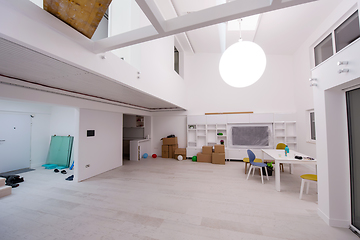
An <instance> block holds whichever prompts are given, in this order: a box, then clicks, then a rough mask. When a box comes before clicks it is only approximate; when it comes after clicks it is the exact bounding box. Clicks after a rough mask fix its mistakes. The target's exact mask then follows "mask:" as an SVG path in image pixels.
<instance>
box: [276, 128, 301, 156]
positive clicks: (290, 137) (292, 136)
mask: <svg viewBox="0 0 360 240" xmlns="http://www.w3.org/2000/svg"><path fill="white" fill-rule="evenodd" d="M274 143H275V147H276V145H277V144H278V143H285V144H286V145H288V147H289V148H290V149H293V150H296V149H297V137H296V122H295V121H279V122H274Z"/></svg>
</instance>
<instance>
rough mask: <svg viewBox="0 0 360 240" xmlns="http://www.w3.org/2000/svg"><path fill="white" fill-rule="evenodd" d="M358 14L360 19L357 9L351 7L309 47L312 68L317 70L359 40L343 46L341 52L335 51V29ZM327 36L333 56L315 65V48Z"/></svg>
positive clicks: (359, 12)
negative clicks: (330, 41)
mask: <svg viewBox="0 0 360 240" xmlns="http://www.w3.org/2000/svg"><path fill="white" fill-rule="evenodd" d="M356 12H357V13H358V17H359V18H360V11H359V8H358V7H357V6H356V5H354V6H353V7H351V8H350V9H349V10H348V11H347V12H346V14H344V15H343V16H342V17H341V18H340V19H338V21H336V23H335V24H334V25H333V26H332V27H331V28H329V29H328V31H326V32H325V33H324V34H322V35H321V36H320V37H319V38H318V39H317V41H315V42H314V43H313V44H312V45H311V46H310V49H309V51H310V56H312V57H311V62H312V63H311V64H312V66H313V68H317V67H318V66H320V65H321V64H322V63H324V62H326V61H327V60H328V59H330V58H332V57H333V56H334V55H336V54H337V53H338V52H341V51H342V50H343V49H345V48H347V47H348V46H350V45H351V44H352V43H353V42H356V41H357V40H358V39H359V38H357V39H355V40H354V41H352V43H349V44H348V45H347V46H345V47H344V48H342V49H341V50H339V51H337V49H336V42H335V41H336V40H335V29H338V27H339V26H341V25H342V24H343V23H345V22H346V21H347V20H348V19H349V18H350V17H351V16H352V15H353V14H355V13H356ZM329 35H331V38H332V47H333V54H332V55H331V56H330V57H329V58H327V59H326V60H324V61H322V62H320V63H318V64H316V61H315V58H316V56H315V47H317V46H318V45H319V44H320V43H321V42H323V41H324V40H325V39H326V38H327V37H328V36H329Z"/></svg>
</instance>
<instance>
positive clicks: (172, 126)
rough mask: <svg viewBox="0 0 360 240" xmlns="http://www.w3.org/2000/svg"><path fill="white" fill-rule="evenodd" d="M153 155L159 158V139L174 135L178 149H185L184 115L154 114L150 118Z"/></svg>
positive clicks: (160, 143)
mask: <svg viewBox="0 0 360 240" xmlns="http://www.w3.org/2000/svg"><path fill="white" fill-rule="evenodd" d="M152 124H153V131H152V139H151V140H152V148H153V152H152V153H151V154H153V153H155V154H157V155H158V156H161V145H162V141H161V138H164V137H167V136H168V135H171V134H174V135H175V136H176V137H177V138H178V146H179V148H186V115H184V114H181V113H156V114H154V115H153V117H152Z"/></svg>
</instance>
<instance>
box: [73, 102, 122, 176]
mask: <svg viewBox="0 0 360 240" xmlns="http://www.w3.org/2000/svg"><path fill="white" fill-rule="evenodd" d="M79 116H80V120H79V153H78V154H79V155H78V162H77V164H76V167H77V168H78V180H79V181H82V180H85V179H88V178H90V177H93V176H95V175H98V174H100V173H103V172H106V171H109V170H111V169H114V168H116V167H119V166H122V123H123V115H122V114H121V113H116V112H105V111H98V110H89V109H80V115H79ZM87 130H95V136H94V137H87V136H86V133H87ZM86 165H90V166H89V167H86Z"/></svg>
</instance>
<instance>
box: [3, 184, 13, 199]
mask: <svg viewBox="0 0 360 240" xmlns="http://www.w3.org/2000/svg"><path fill="white" fill-rule="evenodd" d="M10 194H11V187H10V186H2V187H0V198H2V197H5V196H7V195H10Z"/></svg>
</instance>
